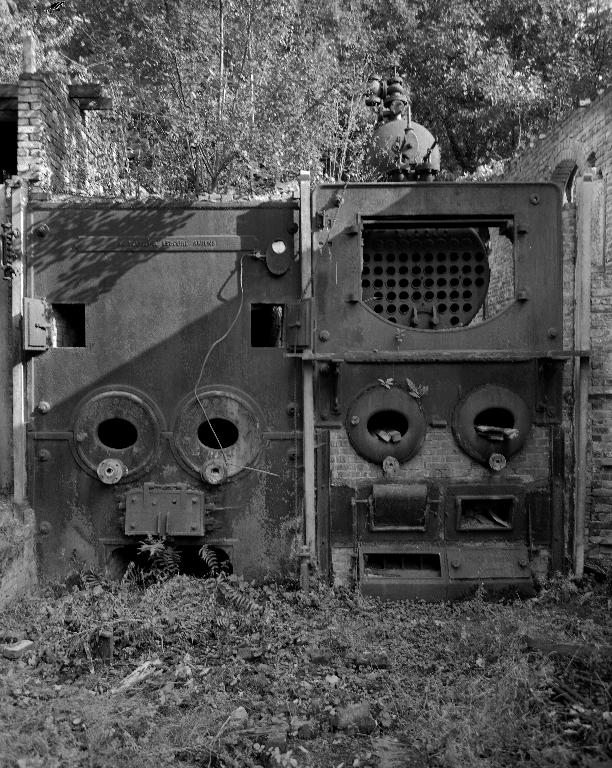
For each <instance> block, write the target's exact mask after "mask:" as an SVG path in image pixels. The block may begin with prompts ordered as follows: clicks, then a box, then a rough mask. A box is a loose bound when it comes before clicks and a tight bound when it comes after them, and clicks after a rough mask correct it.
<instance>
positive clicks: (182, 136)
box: [0, 0, 612, 195]
mask: <svg viewBox="0 0 612 768" xmlns="http://www.w3.org/2000/svg"><path fill="white" fill-rule="evenodd" d="M2 4H6V5H7V12H6V13H5V14H4V16H3V15H2V14H0V34H2V37H3V40H4V41H5V46H4V51H3V52H0V65H1V66H2V68H3V72H4V75H3V79H5V80H10V79H11V78H13V79H14V78H16V77H17V75H18V73H19V66H20V45H21V42H20V35H21V33H22V31H24V30H26V29H32V30H34V32H35V33H36V34H37V36H38V37H39V39H40V43H41V45H40V51H39V59H40V65H39V66H40V68H41V69H45V68H47V69H61V70H65V71H66V72H67V73H68V74H69V75H71V76H72V77H74V78H76V79H80V80H85V81H90V80H91V79H92V78H98V79H100V80H101V81H102V82H104V83H106V84H107V87H108V88H109V89H110V91H111V92H112V95H113V98H114V103H115V116H114V119H116V126H117V130H116V139H117V142H118V145H119V154H118V156H117V158H116V159H115V158H114V159H113V162H118V163H119V165H120V170H121V176H122V183H121V191H122V192H123V194H126V195H135V194H140V193H142V192H147V193H150V194H175V195H176V194H180V195H182V194H198V193H202V192H217V191H224V190H228V189H233V190H238V191H239V192H242V193H249V194H251V193H257V192H262V191H263V192H269V191H270V190H271V189H274V188H275V186H278V185H279V184H280V185H282V184H283V183H284V182H286V181H287V180H292V179H295V178H296V175H297V173H298V172H299V170H300V169H302V168H307V169H310V170H311V171H312V172H313V174H314V177H315V179H316V180H321V179H337V180H345V181H346V180H351V181H358V180H360V179H361V178H362V174H363V170H362V157H363V151H364V147H365V146H366V144H367V142H368V138H369V132H370V131H371V126H372V118H371V116H370V115H369V114H368V113H367V110H366V108H365V106H364V105H363V99H362V94H363V88H364V83H365V81H366V79H367V77H368V75H369V74H371V73H372V71H373V70H381V71H382V73H383V74H384V73H385V72H389V71H390V70H391V68H392V67H393V66H394V65H397V66H398V68H399V71H400V72H402V73H404V74H405V75H406V76H407V78H408V81H409V82H410V84H411V87H412V90H413V101H414V114H415V116H416V119H417V120H419V121H420V122H422V123H424V124H425V125H427V126H428V127H429V128H431V130H432V131H433V132H434V134H435V135H436V136H437V137H438V139H439V141H440V143H441V146H442V150H443V158H444V163H443V165H444V167H446V168H448V169H449V171H450V173H451V174H454V175H461V174H466V173H473V172H475V171H476V170H477V169H478V168H479V167H481V166H483V165H487V164H491V163H494V162H496V161H500V160H503V159H506V158H508V157H510V156H511V155H512V154H513V153H514V152H516V151H517V150H519V149H520V148H521V147H522V146H524V145H525V143H526V142H528V140H529V138H530V137H531V136H534V135H536V136H537V135H538V134H539V133H540V132H541V131H542V130H545V129H546V126H547V124H548V123H549V121H550V120H551V119H555V118H556V117H558V116H559V115H561V114H562V113H564V112H565V111H567V110H568V109H569V108H571V107H572V106H574V105H575V103H576V99H577V98H578V97H581V98H584V97H593V96H595V95H596V93H597V91H598V90H599V89H601V88H606V87H608V86H609V85H610V84H611V83H612V9H611V7H610V4H609V3H607V2H604V1H603V0H537V1H534V0H487V2H483V0H434V1H431V0H427V2H425V0H404V2H389V1H388V0H377V1H376V2H366V0H323V2H313V0H281V1H279V0H275V1H274V2H271V0H248V2H244V3H243V2H238V0H205V1H204V2H202V0H164V1H163V2H160V0H117V2H113V3H92V2H91V0H62V2H49V0H0V8H1V7H2ZM9 9H10V11H9ZM2 16H3V17H2Z"/></svg>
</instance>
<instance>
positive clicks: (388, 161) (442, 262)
mask: <svg viewBox="0 0 612 768" xmlns="http://www.w3.org/2000/svg"><path fill="white" fill-rule="evenodd" d="M368 100H369V103H370V104H371V106H373V107H374V108H375V109H376V111H377V114H378V124H377V129H376V131H375V138H374V142H373V149H372V152H371V155H370V158H369V161H370V162H371V163H373V164H374V165H375V167H376V168H377V169H378V175H379V177H380V179H381V181H380V182H377V183H372V184H350V183H346V184H323V185H319V186H317V187H315V188H314V189H312V190H311V189H310V184H309V180H308V178H307V177H306V176H304V177H303V178H302V179H301V181H300V194H299V196H295V197H294V198H293V199H291V200H287V201H271V202H244V203H242V202H231V203H194V204H192V205H182V204H178V203H174V204H173V203H168V202H156V203H153V204H145V203H142V204H127V203H123V204H118V203H114V202H99V201H87V200H81V201H64V202H52V201H40V200H39V201H32V202H30V203H29V204H28V208H27V217H26V220H27V259H28V270H27V281H28V282H27V286H26V290H27V296H28V298H27V299H26V300H25V306H24V323H23V347H24V352H23V354H24V356H25V359H26V361H27V380H28V387H27V391H28V395H29V402H28V411H29V422H28V434H27V438H28V453H27V455H28V484H29V487H28V492H29V496H30V499H31V501H32V505H33V507H34V509H35V513H36V516H37V520H38V529H39V536H38V540H39V541H38V544H39V556H40V563H41V569H42V572H43V573H44V574H45V575H46V576H47V577H51V578H56V577H62V576H64V575H65V574H66V573H67V572H68V571H70V570H71V569H72V568H74V567H75V564H76V565H79V566H80V565H87V566H91V567H97V568H101V567H105V566H106V567H109V568H110V569H111V570H113V569H115V570H120V569H121V568H122V567H124V566H125V563H126V562H127V561H129V559H130V558H131V557H133V554H134V551H135V549H136V547H137V545H138V543H139V542H141V541H142V540H143V539H145V538H146V537H147V536H160V537H166V538H167V539H168V540H169V541H171V542H172V543H173V544H174V545H176V546H178V547H181V548H182V549H183V550H184V551H185V552H192V553H193V552H196V551H197V549H199V548H200V547H201V546H202V545H206V546H208V547H209V548H211V549H213V550H214V551H215V552H217V553H218V555H219V557H220V558H222V559H224V560H226V561H228V562H229V563H230V564H231V568H233V570H234V571H235V572H237V573H241V574H244V575H245V576H247V577H248V578H264V577H266V576H268V575H270V574H276V575H278V574H281V575H287V571H291V570H292V569H293V571H292V572H293V573H295V571H296V570H297V568H298V567H299V566H298V560H299V558H300V557H301V561H302V565H303V567H302V573H303V575H304V574H307V572H308V564H310V566H313V565H316V566H317V567H318V569H319V573H320V574H321V575H322V576H323V578H325V579H326V580H328V581H330V582H335V583H346V584H353V585H356V586H358V587H359V588H360V589H361V590H362V591H363V592H364V593H366V594H373V595H379V596H382V597H386V598H393V599H399V598H415V597H419V598H421V597H422V598H427V599H445V598H452V597H455V596H459V595H461V594H465V593H466V592H469V591H470V590H473V589H474V588H475V587H477V586H478V585H480V584H482V583H484V584H485V586H486V587H487V588H491V589H505V588H510V589H513V590H517V589H518V590H521V591H529V590H530V588H531V585H532V576H533V571H534V569H535V570H537V569H540V570H541V569H543V568H545V567H547V566H550V565H551V566H552V567H554V568H558V567H560V564H561V557H562V552H563V524H562V522H563V476H562V474H563V470H562V455H563V436H562V430H561V371H562V365H563V358H564V352H563V344H562V341H563V340H562V327H563V324H562V302H561V289H562V285H561V250H560V249H561V243H560V205H559V196H558V191H557V189H556V187H555V186H554V185H546V184H490V183H487V184H472V183H463V184H461V183H441V182H438V181H434V180H435V178H436V175H437V173H438V170H439V165H440V156H439V149H438V146H437V143H436V141H435V139H434V137H433V136H432V135H431V134H430V133H429V132H428V131H427V130H426V129H425V128H423V127H422V126H419V125H418V124H416V123H414V122H413V121H412V119H411V114H410V100H409V95H408V93H407V89H405V88H404V85H403V82H402V81H401V78H399V77H397V76H395V77H393V78H390V79H389V80H385V81H383V80H382V79H381V78H375V79H374V80H373V81H372V83H371V84H370V93H369V96H368ZM195 560H197V558H195ZM195 560H194V558H191V560H189V558H187V561H188V562H192V563H193V562H195Z"/></svg>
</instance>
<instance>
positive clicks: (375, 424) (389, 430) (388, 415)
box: [367, 410, 408, 443]
mask: <svg viewBox="0 0 612 768" xmlns="http://www.w3.org/2000/svg"><path fill="white" fill-rule="evenodd" d="M367 428H368V432H369V433H370V435H372V437H375V438H377V439H378V440H382V441H383V442H391V443H397V442H399V441H400V440H401V439H402V437H403V436H404V435H405V434H406V432H408V419H407V418H406V416H404V414H403V413H401V412H400V411H394V410H385V411H376V412H375V413H373V414H372V415H371V416H370V418H369V419H368V424H367Z"/></svg>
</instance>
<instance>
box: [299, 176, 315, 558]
mask: <svg viewBox="0 0 612 768" xmlns="http://www.w3.org/2000/svg"><path fill="white" fill-rule="evenodd" d="M300 264H301V274H302V294H301V300H302V301H310V300H311V299H312V224H311V212H310V173H309V172H308V171H302V172H301V173H300ZM311 348H312V339H309V345H308V349H309V350H310V349H311ZM313 378H314V363H313V362H312V360H303V361H302V381H303V403H302V413H303V451H304V546H305V547H306V548H307V550H308V553H309V555H310V559H311V562H312V563H313V564H314V563H316V556H317V553H316V486H315V483H316V479H315V427H314V383H313Z"/></svg>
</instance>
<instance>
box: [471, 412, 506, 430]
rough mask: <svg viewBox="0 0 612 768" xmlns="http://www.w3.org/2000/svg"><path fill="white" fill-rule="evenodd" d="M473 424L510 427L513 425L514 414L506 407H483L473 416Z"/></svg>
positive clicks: (499, 427)
mask: <svg viewBox="0 0 612 768" xmlns="http://www.w3.org/2000/svg"><path fill="white" fill-rule="evenodd" d="M474 426H475V427H497V428H498V429H512V428H513V427H514V414H513V413H512V411H509V410H508V409H507V408H485V410H484V411H480V413H479V414H477V416H476V417H475V418H474Z"/></svg>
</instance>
